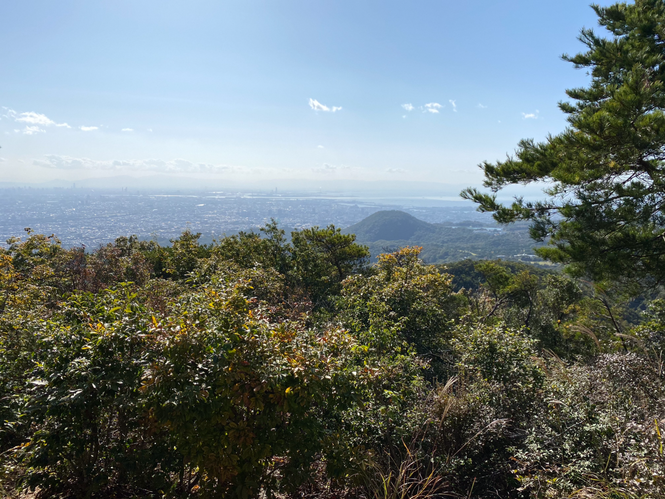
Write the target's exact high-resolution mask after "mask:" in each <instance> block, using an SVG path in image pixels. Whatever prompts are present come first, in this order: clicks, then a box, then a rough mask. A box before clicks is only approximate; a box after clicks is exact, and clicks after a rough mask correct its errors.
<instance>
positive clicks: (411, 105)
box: [402, 104, 413, 111]
mask: <svg viewBox="0 0 665 499" xmlns="http://www.w3.org/2000/svg"><path fill="white" fill-rule="evenodd" d="M402 107H403V108H404V109H406V110H407V111H413V104H402Z"/></svg>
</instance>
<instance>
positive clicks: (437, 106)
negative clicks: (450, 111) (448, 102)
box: [425, 102, 443, 113]
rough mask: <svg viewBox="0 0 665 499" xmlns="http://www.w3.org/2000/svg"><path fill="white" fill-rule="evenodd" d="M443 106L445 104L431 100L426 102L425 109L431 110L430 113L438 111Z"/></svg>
mask: <svg viewBox="0 0 665 499" xmlns="http://www.w3.org/2000/svg"><path fill="white" fill-rule="evenodd" d="M442 107H443V106H442V105H441V104H439V103H438V102H430V103H429V104H425V111H429V112H430V113H438V112H439V109H441V108H442Z"/></svg>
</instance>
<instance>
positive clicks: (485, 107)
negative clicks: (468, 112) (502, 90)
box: [476, 102, 487, 109]
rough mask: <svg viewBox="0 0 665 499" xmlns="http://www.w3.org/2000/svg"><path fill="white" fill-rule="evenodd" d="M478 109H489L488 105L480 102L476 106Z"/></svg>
mask: <svg viewBox="0 0 665 499" xmlns="http://www.w3.org/2000/svg"><path fill="white" fill-rule="evenodd" d="M476 107H477V108H478V109H487V106H483V105H482V104H481V103H480V102H479V103H478V105H477V106H476Z"/></svg>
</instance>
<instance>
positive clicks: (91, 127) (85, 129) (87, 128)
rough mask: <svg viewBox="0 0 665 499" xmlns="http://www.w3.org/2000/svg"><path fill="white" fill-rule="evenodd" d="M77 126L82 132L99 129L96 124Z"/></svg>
mask: <svg viewBox="0 0 665 499" xmlns="http://www.w3.org/2000/svg"><path fill="white" fill-rule="evenodd" d="M79 128H80V129H81V130H83V131H84V132H93V131H95V130H99V127H97V126H80V127H79Z"/></svg>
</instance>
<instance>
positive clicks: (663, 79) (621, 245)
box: [462, 0, 665, 281]
mask: <svg viewBox="0 0 665 499" xmlns="http://www.w3.org/2000/svg"><path fill="white" fill-rule="evenodd" d="M592 8H593V9H594V11H595V12H596V14H597V15H598V18H599V24H600V26H602V27H604V28H605V29H606V30H607V31H608V32H609V33H610V34H611V36H610V37H608V38H603V37H601V36H598V35H597V34H596V33H594V31H593V30H588V29H584V30H582V31H581V35H580V37H579V39H580V41H581V42H582V43H583V44H584V45H586V47H587V49H588V50H587V51H586V52H583V53H580V54H577V55H575V56H573V57H571V56H567V55H564V56H563V58H564V60H567V61H569V62H571V63H573V64H574V65H575V67H576V68H587V70H588V71H589V73H590V76H591V83H590V85H589V86H588V87H586V88H574V89H570V90H567V92H566V93H567V95H568V96H569V97H570V98H571V99H572V102H562V103H560V104H559V107H560V109H561V110H562V111H563V112H564V113H566V114H568V118H567V119H568V123H569V126H568V127H567V128H566V130H564V131H563V132H562V133H560V134H558V135H555V136H549V137H548V138H547V139H546V140H545V141H544V142H542V143H537V142H535V141H534V140H531V139H527V140H522V141H520V143H519V146H518V149H517V152H516V153H515V156H514V157H509V158H508V159H507V160H506V161H504V162H496V163H488V162H485V163H483V164H481V165H480V167H481V168H482V169H483V170H484V173H485V182H484V185H485V187H488V188H490V189H491V191H492V193H490V194H487V193H482V192H480V191H478V190H477V189H474V188H468V189H465V190H464V191H463V192H462V197H464V198H466V199H471V200H473V201H475V202H476V203H478V204H479V210H480V211H488V212H493V213H494V218H495V219H496V220H497V221H498V222H501V223H510V222H514V221H517V220H529V221H531V222H532V225H531V236H532V237H533V238H534V239H536V240H539V241H542V240H545V239H548V238H549V241H550V245H548V246H545V247H543V248H539V249H538V250H537V251H538V253H539V254H540V255H541V256H543V257H544V258H546V259H549V260H551V261H554V262H561V263H565V264H568V266H569V267H568V268H569V269H570V270H571V271H572V272H574V273H577V274H578V275H587V276H589V277H592V278H594V279H602V278H608V277H612V278H617V277H624V276H625V277H637V278H644V277H650V278H655V279H656V280H658V281H663V280H664V279H665V213H664V211H663V209H664V205H665V114H664V111H665V86H664V84H665V1H663V0H636V1H635V3H634V4H626V3H618V4H614V5H612V6H610V7H605V8H603V7H599V6H597V5H592ZM534 182H547V183H548V188H547V189H546V190H545V192H546V194H547V196H548V197H547V199H546V200H544V201H540V202H526V201H524V200H523V199H520V198H517V199H515V201H514V202H513V203H512V205H510V206H505V205H502V204H500V203H499V202H497V199H496V192H497V191H499V190H500V189H501V188H503V187H505V186H507V185H511V184H529V183H534Z"/></svg>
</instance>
